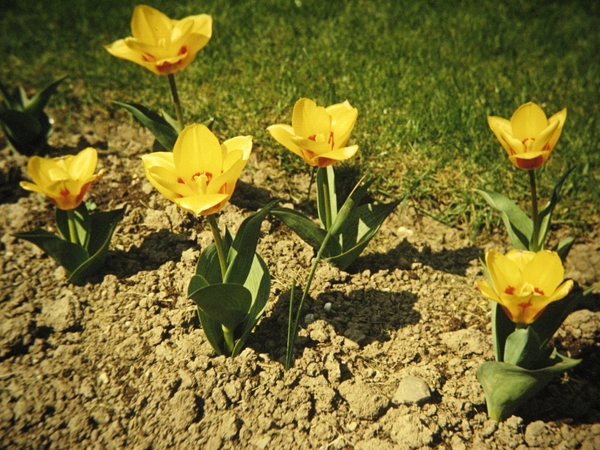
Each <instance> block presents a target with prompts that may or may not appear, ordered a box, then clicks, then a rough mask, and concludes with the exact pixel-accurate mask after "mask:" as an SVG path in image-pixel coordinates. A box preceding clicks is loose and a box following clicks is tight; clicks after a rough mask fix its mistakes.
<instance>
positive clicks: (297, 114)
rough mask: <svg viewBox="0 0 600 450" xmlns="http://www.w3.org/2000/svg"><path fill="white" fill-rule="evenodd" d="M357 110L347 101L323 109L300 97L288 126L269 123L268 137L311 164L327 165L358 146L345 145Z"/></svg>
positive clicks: (347, 155)
mask: <svg viewBox="0 0 600 450" xmlns="http://www.w3.org/2000/svg"><path fill="white" fill-rule="evenodd" d="M357 117H358V110H357V109H356V108H353V107H352V106H350V103H348V101H345V102H344V103H338V104H335V105H331V106H328V107H327V108H324V107H322V106H317V104H316V103H315V102H314V101H312V100H310V99H308V98H301V99H300V100H298V101H297V102H296V104H295V105H294V111H293V113H292V125H291V126H290V125H284V124H279V125H271V126H270V127H268V128H267V130H268V131H269V133H271V136H273V137H274V138H275V140H276V141H277V142H279V143H280V144H281V145H283V146H284V147H285V148H287V149H288V150H291V151H292V152H294V153H295V154H297V155H298V156H300V157H301V158H302V159H303V160H304V161H306V162H307V163H308V164H310V165H311V166H317V167H327V166H330V165H332V164H334V163H335V162H337V161H343V160H345V159H348V158H351V157H352V156H354V154H355V153H356V152H357V151H358V145H352V146H350V147H345V145H346V143H347V142H348V139H349V138H350V133H352V129H353V128H354V125H355V124H356V118H357Z"/></svg>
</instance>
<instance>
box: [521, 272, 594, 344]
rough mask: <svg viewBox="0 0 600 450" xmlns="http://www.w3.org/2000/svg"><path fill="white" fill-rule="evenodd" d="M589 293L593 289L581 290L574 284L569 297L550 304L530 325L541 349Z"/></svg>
mask: <svg viewBox="0 0 600 450" xmlns="http://www.w3.org/2000/svg"><path fill="white" fill-rule="evenodd" d="M591 291H593V288H590V289H587V290H583V289H582V288H581V287H579V285H577V284H575V286H574V287H573V290H572V291H571V292H570V293H569V295H567V296H566V297H565V298H563V299H562V300H559V301H557V302H552V303H550V304H549V305H548V306H547V307H546V309H545V310H544V312H543V313H542V314H541V315H540V316H539V317H538V318H537V319H536V321H535V322H533V323H532V324H531V325H530V327H531V328H533V329H534V330H535V332H536V333H537V335H538V336H539V337H540V346H541V347H542V348H543V347H545V346H546V345H547V344H548V342H549V341H550V339H551V338H552V336H554V333H556V331H557V330H558V329H559V328H560V326H561V325H562V323H563V322H564V321H565V319H566V318H567V316H568V315H569V314H571V313H572V312H573V311H575V308H577V305H578V304H579V302H580V301H581V299H582V298H583V297H584V296H586V295H587V294H589V293H590V292H591Z"/></svg>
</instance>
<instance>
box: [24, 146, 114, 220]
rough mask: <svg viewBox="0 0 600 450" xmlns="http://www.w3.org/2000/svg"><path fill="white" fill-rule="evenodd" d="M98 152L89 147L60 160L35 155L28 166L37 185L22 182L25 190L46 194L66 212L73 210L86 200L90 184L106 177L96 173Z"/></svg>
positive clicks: (28, 170)
mask: <svg viewBox="0 0 600 450" xmlns="http://www.w3.org/2000/svg"><path fill="white" fill-rule="evenodd" d="M97 162H98V153H97V152H96V150H95V149H93V148H91V147H88V148H86V149H85V150H82V151H80V152H79V153H78V154H77V155H67V156H62V157H59V158H52V159H48V158H42V157H40V156H32V157H31V158H30V159H29V162H28V163H27V172H29V175H30V176H31V179H32V180H33V183H31V182H29V181H21V187H22V188H23V189H26V190H28V191H31V192H39V193H40V194H44V195H45V196H46V197H48V199H49V200H50V201H51V202H52V203H53V204H54V205H56V207H57V208H59V209H62V210H65V211H67V210H73V209H75V208H77V207H78V206H79V205H80V203H81V202H82V200H83V197H84V196H85V193H86V192H87V190H88V188H89V187H90V185H91V184H92V183H93V182H94V181H96V180H97V179H98V178H100V177H101V176H102V171H100V172H98V173H96V174H94V170H95V168H96V164H97Z"/></svg>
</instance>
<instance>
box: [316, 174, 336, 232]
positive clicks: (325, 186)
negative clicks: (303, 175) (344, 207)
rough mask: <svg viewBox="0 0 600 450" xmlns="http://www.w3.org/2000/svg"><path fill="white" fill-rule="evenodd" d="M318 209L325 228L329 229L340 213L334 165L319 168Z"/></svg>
mask: <svg viewBox="0 0 600 450" xmlns="http://www.w3.org/2000/svg"><path fill="white" fill-rule="evenodd" d="M327 194H328V195H327ZM317 211H318V214H319V220H320V221H321V224H322V225H323V228H324V229H325V230H329V228H331V225H333V222H334V221H335V219H336V216H337V213H338V209H337V194H336V192H335V173H334V171H333V166H327V167H325V168H323V167H319V169H318V170H317Z"/></svg>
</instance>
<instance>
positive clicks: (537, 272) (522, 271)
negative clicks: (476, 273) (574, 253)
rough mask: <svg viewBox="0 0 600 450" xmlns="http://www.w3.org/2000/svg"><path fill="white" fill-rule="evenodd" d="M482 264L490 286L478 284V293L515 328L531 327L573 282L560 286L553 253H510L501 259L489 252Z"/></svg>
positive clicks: (560, 273) (561, 272) (561, 276)
mask: <svg viewBox="0 0 600 450" xmlns="http://www.w3.org/2000/svg"><path fill="white" fill-rule="evenodd" d="M485 263H486V266H487V269H488V272H489V276H490V278H491V281H492V284H490V283H488V282H487V281H481V282H478V283H477V285H478V287H479V290H480V291H481V293H482V294H483V295H484V296H485V297H487V298H489V299H490V300H493V301H495V302H498V303H499V304H500V306H502V308H503V309H504V311H505V312H506V314H507V315H508V317H509V318H510V320H512V321H513V322H515V323H518V324H525V325H529V324H531V323H533V322H534V321H535V320H536V319H537V318H538V317H539V316H540V314H542V312H543V311H544V309H545V308H546V306H548V304H550V303H552V302H555V301H558V300H561V299H563V298H564V297H566V296H567V294H568V293H569V292H571V289H572V288H573V280H566V281H564V282H563V279H564V274H565V269H564V267H563V265H562V262H561V259H560V257H559V256H558V254H557V253H556V252H551V251H548V250H542V251H540V252H530V251H525V250H511V251H509V252H508V253H507V254H506V255H503V254H501V253H499V252H497V251H495V250H490V251H489V252H487V253H486V255H485Z"/></svg>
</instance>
